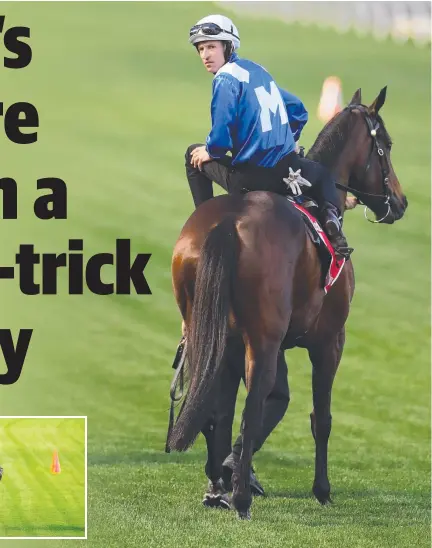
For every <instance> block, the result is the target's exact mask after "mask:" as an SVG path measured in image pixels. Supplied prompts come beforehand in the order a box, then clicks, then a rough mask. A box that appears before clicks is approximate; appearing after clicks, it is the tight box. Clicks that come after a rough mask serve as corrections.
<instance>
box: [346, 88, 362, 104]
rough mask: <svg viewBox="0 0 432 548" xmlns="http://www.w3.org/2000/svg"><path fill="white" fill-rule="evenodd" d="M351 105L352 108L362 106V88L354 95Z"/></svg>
mask: <svg viewBox="0 0 432 548" xmlns="http://www.w3.org/2000/svg"><path fill="white" fill-rule="evenodd" d="M349 104H350V106H351V105H361V88H358V90H357V91H356V92H355V93H354V95H353V96H352V99H351V101H350V103H349Z"/></svg>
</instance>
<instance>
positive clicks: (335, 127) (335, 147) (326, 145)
mask: <svg viewBox="0 0 432 548" xmlns="http://www.w3.org/2000/svg"><path fill="white" fill-rule="evenodd" d="M355 122H356V120H355V117H354V116H350V111H349V110H348V109H346V110H343V111H342V112H341V113H340V114H338V115H337V116H334V117H333V118H332V119H331V120H330V121H329V122H328V123H327V124H326V125H325V126H324V127H323V129H322V130H321V131H320V133H319V134H318V137H317V138H316V140H315V142H314V144H313V145H312V147H311V148H310V150H309V152H308V153H307V157H308V158H309V159H310V160H314V161H315V162H319V163H320V164H323V165H325V166H326V167H328V168H330V167H332V165H333V164H334V161H335V160H336V158H337V157H338V156H339V154H340V153H341V152H342V149H343V148H344V146H345V144H346V136H347V134H348V133H349V132H350V131H351V130H352V128H353V126H354V124H355Z"/></svg>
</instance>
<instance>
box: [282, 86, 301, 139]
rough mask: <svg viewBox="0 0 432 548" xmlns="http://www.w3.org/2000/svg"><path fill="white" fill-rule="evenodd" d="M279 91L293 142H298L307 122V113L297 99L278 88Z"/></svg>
mask: <svg viewBox="0 0 432 548" xmlns="http://www.w3.org/2000/svg"><path fill="white" fill-rule="evenodd" d="M279 91H280V93H281V95H282V99H283V101H284V103H285V107H286V109H287V112H288V121H289V124H290V127H291V131H292V132H293V136H294V141H298V140H299V139H300V135H301V132H302V129H303V128H304V126H305V125H306V123H307V121H308V112H307V110H306V108H305V106H304V104H303V103H302V102H301V101H300V99H299V98H298V97H296V96H295V95H293V94H292V93H289V92H288V91H285V90H284V89H282V88H279Z"/></svg>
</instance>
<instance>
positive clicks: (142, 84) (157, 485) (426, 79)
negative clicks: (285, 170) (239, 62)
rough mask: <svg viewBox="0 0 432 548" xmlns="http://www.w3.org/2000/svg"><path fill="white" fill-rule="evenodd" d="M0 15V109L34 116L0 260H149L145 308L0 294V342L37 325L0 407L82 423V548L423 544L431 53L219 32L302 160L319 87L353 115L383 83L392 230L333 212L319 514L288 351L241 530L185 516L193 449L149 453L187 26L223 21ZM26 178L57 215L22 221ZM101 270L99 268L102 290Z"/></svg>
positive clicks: (112, 13)
mask: <svg viewBox="0 0 432 548" xmlns="http://www.w3.org/2000/svg"><path fill="white" fill-rule="evenodd" d="M2 7H3V12H4V13H5V14H6V27H7V26H8V25H11V24H16V25H24V24H27V25H29V26H30V27H31V32H32V35H31V36H32V37H31V43H32V46H33V55H34V58H33V61H32V63H31V65H30V66H29V67H27V68H26V69H23V70H15V71H6V70H5V69H2V70H0V72H1V75H2V76H1V99H2V100H3V101H4V102H5V104H10V103H11V102H14V101H18V100H23V101H31V102H33V103H34V104H35V105H36V106H37V108H38V110H39V115H40V125H41V127H40V130H39V140H38V142H37V144H35V145H31V146H18V145H14V144H12V143H10V142H8V141H7V139H6V138H5V137H4V136H2V137H0V146H1V150H2V155H1V164H0V165H1V174H2V176H13V177H16V179H17V180H18V182H19V192H20V194H19V197H20V204H19V215H20V217H19V220H17V221H3V222H2V228H3V230H1V231H0V244H1V250H2V252H1V262H2V265H8V264H11V263H12V262H13V260H14V254H15V253H16V251H17V248H18V245H19V244H20V243H34V244H35V246H36V250H38V251H40V252H58V253H60V252H62V251H66V250H67V240H68V238H83V239H84V242H85V255H86V257H90V256H91V255H92V254H94V253H97V252H102V251H106V252H112V251H113V250H114V241H115V239H116V238H120V237H122V238H131V239H132V244H133V250H134V251H135V252H138V251H142V252H151V253H152V254H153V255H152V258H151V261H150V263H149V266H148V268H147V269H146V274H147V277H148V281H149V284H150V287H151V289H152V291H153V295H151V296H146V297H142V296H136V295H131V296H122V297H120V296H112V297H100V296H96V295H92V294H90V293H88V292H87V293H86V294H85V295H84V296H68V295H66V291H65V283H66V275H62V277H61V283H60V291H61V294H59V295H58V296H35V297H28V296H24V295H22V294H21V293H20V291H19V288H18V285H17V282H16V281H2V283H1V284H0V299H1V303H2V306H1V311H0V314H1V316H0V318H1V325H2V327H10V328H12V329H14V330H17V329H18V328H20V327H21V328H23V327H32V328H34V330H35V331H34V335H33V340H32V342H31V346H30V349H29V352H28V356H27V360H26V362H25V364H24V369H23V374H22V378H21V379H20V381H19V382H18V383H17V384H16V385H13V386H10V387H4V388H2V390H1V398H0V412H1V413H3V414H38V415H40V414H56V415H58V414H74V415H88V418H89V541H88V542H89V543H90V545H91V546H97V547H99V546H101V547H102V546H103V547H104V546H128V547H132V546H137V547H138V546H146V547H147V546H149V547H152V546H155V547H156V546H157V547H159V546H164V547H174V546H176V547H177V546H182V547H187V546H206V547H216V546H217V547H219V546H221V547H222V546H232V545H241V546H243V547H244V548H249V547H252V546H267V545H269V546H280V547H282V546H284V547H285V546H332V547H342V546H343V547H345V546H359V547H366V546H376V547H383V546H391V547H395V546H397V547H400V546H403V547H411V546H414V545H417V546H429V508H430V468H429V449H430V435H429V419H430V399H429V387H430V372H429V302H430V293H429V279H430V271H429V268H430V254H429V242H430V231H429V227H430V208H429V196H430V188H429V187H430V145H431V143H430V54H429V51H428V50H427V49H416V48H415V47H414V46H413V45H411V44H407V45H404V46H401V45H397V44H394V43H392V42H390V41H384V42H376V41H374V40H372V39H370V38H367V37H366V38H357V37H355V36H354V35H353V34H347V35H337V34H335V33H333V32H331V31H320V30H317V29H316V28H312V27H310V28H301V27H300V26H297V25H292V26H287V25H285V24H283V23H279V22H276V21H268V20H266V21H258V20H248V19H246V18H242V17H236V22H237V24H238V27H239V28H240V31H241V35H242V44H243V46H242V49H241V53H242V55H244V56H245V57H250V58H252V59H254V60H256V61H257V62H259V63H261V64H263V65H264V66H266V67H267V68H268V70H269V71H270V72H271V73H272V74H273V76H274V78H275V79H276V80H277V82H278V84H279V85H281V86H284V87H286V88H288V89H289V90H290V91H292V92H293V93H296V94H298V95H299V96H300V97H301V98H302V99H303V100H304V102H305V104H306V106H307V107H308V109H309V111H310V122H309V123H308V125H307V127H306V129H305V131H304V137H303V138H302V141H303V144H305V145H307V146H309V145H310V144H311V143H312V142H313V140H314V139H315V137H316V135H317V133H318V131H319V130H320V128H321V124H320V123H319V122H318V121H317V119H316V115H315V113H316V109H317V105H318V101H319V93H320V89H321V86H322V82H323V80H324V78H325V77H326V76H329V75H333V74H334V75H337V76H339V77H340V78H341V80H342V83H343V90H344V95H345V100H346V101H348V100H349V98H350V97H351V95H352V94H353V93H354V91H355V90H356V89H357V88H358V87H362V90H363V97H364V102H366V103H371V102H372V101H373V99H374V98H375V96H376V95H377V94H378V92H379V90H380V89H381V87H383V86H384V85H386V84H387V85H388V95H387V103H386V105H385V106H384V108H383V110H382V115H383V118H384V120H385V122H386V125H387V128H388V130H389V132H390V134H391V136H392V138H393V139H394V141H395V145H394V147H393V152H392V159H393V164H394V167H395V170H396V172H397V174H398V176H399V179H400V182H401V184H402V186H403V188H404V190H405V192H406V194H407V196H408V200H409V209H408V211H407V213H406V216H405V218H404V219H403V220H402V221H400V222H398V223H396V224H395V225H393V226H376V225H371V224H368V223H366V222H365V221H364V219H363V214H362V211H361V210H360V209H359V208H358V209H356V210H354V211H353V212H350V213H349V214H348V215H347V219H346V232H347V235H348V238H349V243H350V244H351V245H353V246H354V247H355V253H354V255H353V262H354V265H355V270H356V278H357V288H356V294H355V297H354V302H353V307H352V311H351V314H350V317H349V321H348V325H347V343H346V347H345V352H344V356H343V359H342V364H341V367H340V370H339V372H338V375H337V378H336V381H335V386H334V391H333V406H332V413H333V432H332V437H331V441H330V452H329V473H330V480H331V482H332V487H333V494H334V501H335V504H334V505H333V506H332V507H329V508H321V507H320V506H319V505H318V503H317V502H316V501H315V500H314V499H313V498H312V496H311V494H310V489H311V485H312V479H313V455H314V449H313V441H312V438H311V435H310V429H309V412H310V409H311V395H310V365H309V362H308V358H307V355H306V353H305V352H304V351H301V350H295V351H291V352H289V353H287V359H288V363H289V370H290V386H291V391H292V399H291V404H290V408H289V411H288V413H287V415H286V417H285V419H284V420H283V422H282V424H281V425H280V426H279V427H278V428H277V430H276V431H275V432H274V434H273V435H272V437H271V438H270V439H269V441H268V443H267V444H266V446H265V447H264V448H263V450H262V451H261V453H260V454H259V455H257V457H256V466H257V469H258V473H259V477H260V479H261V480H262V482H263V484H264V486H265V488H266V489H267V491H268V493H269V497H268V498H267V499H266V500H260V501H257V502H255V503H254V505H253V508H252V511H253V521H252V522H250V523H239V522H237V520H236V519H235V516H234V515H233V514H229V513H226V514H222V513H217V512H212V511H205V509H204V508H201V506H200V501H201V495H202V493H203V491H204V486H205V477H204V474H203V465H204V460H205V452H204V444H203V441H202V440H199V442H198V443H197V445H196V446H195V447H194V448H193V450H192V451H191V452H190V453H188V454H185V455H165V454H164V453H163V446H164V438H165V433H166V425H167V416H168V412H167V411H168V403H169V401H168V388H169V382H170V378H171V369H170V365H171V361H172V358H173V354H174V351H175V347H176V344H177V342H178V339H179V335H180V318H179V313H178V311H177V308H176V304H175V301H174V298H173V295H172V291H171V276H170V259H171V252H172V248H173V245H174V242H175V240H176V238H177V236H178V234H179V231H180V229H181V227H182V225H183V223H184V222H185V220H186V218H187V217H188V216H189V214H190V213H191V211H192V201H191V198H190V195H189V191H188V187H187V183H186V180H185V176H184V152H185V150H186V147H187V146H188V145H189V144H190V143H193V142H199V141H202V140H203V139H204V138H205V136H206V134H207V132H208V129H209V100H210V94H211V77H210V76H209V75H207V74H206V73H205V71H204V69H203V67H202V66H201V65H200V61H199V59H198V58H197V56H196V54H195V52H194V51H193V49H192V48H191V47H190V45H189V44H188V42H187V37H188V29H189V27H190V25H191V24H193V23H194V22H195V21H196V20H198V19H199V18H200V17H202V16H203V15H205V14H207V13H210V12H219V11H221V8H220V6H214V5H211V4H198V3H175V4H174V3H173V4H167V3H162V4H158V3H125V4H120V3H105V4H104V3H77V4H73V3H63V4H62V5H60V4H55V3H46V4H37V3H35V4H34V3H28V4H23V3H19V4H17V5H12V4H3V6H2ZM44 176H57V177H63V178H64V179H65V180H66V182H67V184H68V192H69V196H68V197H69V204H68V206H69V207H68V219H67V220H66V221H41V220H38V219H35V218H34V216H33V215H32V201H33V200H34V198H35V197H36V196H37V195H38V193H37V191H36V190H35V189H36V185H35V180H36V178H38V177H44ZM111 275H112V269H111V268H109V267H106V270H105V276H106V278H105V279H106V280H107V281H109V280H110V277H111ZM14 332H15V333H16V331H14ZM242 394H243V395H244V392H243V393H242ZM240 404H242V401H241V402H240ZM237 424H238V423H237ZM17 542H18V541H17ZM68 542H71V543H72V544H74V541H68ZM37 544H38V543H37V542H36V545H37ZM57 544H59V545H60V544H62V541H58V542H57V541H54V542H53V543H52V545H53V546H56V545H57ZM14 546H15V545H14ZM32 546H33V544H32ZM41 546H42V543H41Z"/></svg>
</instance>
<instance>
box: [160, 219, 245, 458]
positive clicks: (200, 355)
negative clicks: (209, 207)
mask: <svg viewBox="0 0 432 548" xmlns="http://www.w3.org/2000/svg"><path fill="white" fill-rule="evenodd" d="M238 249H239V240H238V235H237V231H236V226H235V218H234V217H233V216H232V215H230V216H227V217H225V218H224V219H223V220H222V221H221V223H220V224H218V225H217V226H215V227H214V228H213V229H212V230H211V231H210V232H209V234H208V236H207V238H206V240H205V242H204V244H203V247H202V250H201V254H200V258H199V260H198V265H197V273H196V281H195V292H194V301H193V306H192V314H191V320H190V325H189V326H188V331H187V360H188V369H189V379H190V385H189V389H188V393H187V395H186V399H185V402H184V405H183V407H182V410H181V412H180V414H179V417H178V420H177V422H176V424H175V426H174V427H173V430H172V432H171V436H170V439H169V440H168V444H169V447H170V448H171V449H173V450H176V451H185V450H186V449H187V448H188V447H190V446H191V445H192V444H193V442H194V441H195V439H196V437H197V436H198V434H199V433H200V431H201V429H202V427H203V426H204V423H205V421H206V420H207V419H208V417H209V416H210V414H211V412H212V411H213V408H214V404H215V401H214V400H215V396H214V394H215V391H216V389H217V386H218V379H219V375H220V372H221V370H222V364H223V355H224V351H225V346H226V338H227V334H228V328H229V314H230V310H231V306H232V299H231V294H232V287H233V282H234V280H235V277H236V273H237V261H238Z"/></svg>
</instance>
